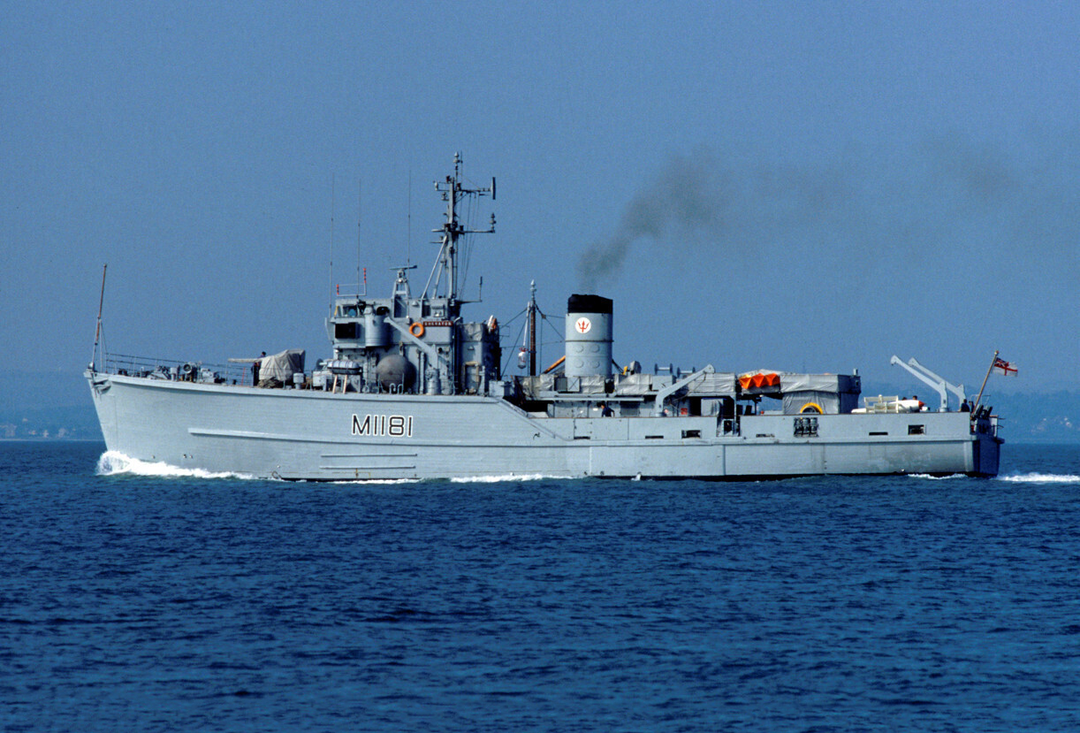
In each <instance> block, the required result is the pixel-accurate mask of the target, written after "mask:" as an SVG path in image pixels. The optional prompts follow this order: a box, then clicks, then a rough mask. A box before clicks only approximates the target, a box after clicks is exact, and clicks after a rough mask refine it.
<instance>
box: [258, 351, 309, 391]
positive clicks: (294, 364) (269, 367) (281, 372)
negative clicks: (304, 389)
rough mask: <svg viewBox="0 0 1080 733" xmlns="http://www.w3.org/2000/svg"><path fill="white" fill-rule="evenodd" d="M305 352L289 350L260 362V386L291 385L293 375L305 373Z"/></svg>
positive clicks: (265, 357) (264, 358) (266, 357)
mask: <svg viewBox="0 0 1080 733" xmlns="http://www.w3.org/2000/svg"><path fill="white" fill-rule="evenodd" d="M304 354H305V352H304V350H303V349H287V350H285V351H282V352H280V353H278V354H271V355H270V356H264V357H263V358H262V359H260V360H259V386H260V387H280V386H282V385H285V384H291V383H292V378H293V374H297V373H301V372H303V371H304Z"/></svg>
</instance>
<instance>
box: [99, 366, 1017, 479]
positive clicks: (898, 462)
mask: <svg viewBox="0 0 1080 733" xmlns="http://www.w3.org/2000/svg"><path fill="white" fill-rule="evenodd" d="M87 378H88V381H89V383H90V387H91V392H92V395H93V400H94V406H95V408H96V410H97V414H98V418H99V420H100V422H101V427H102V432H103V434H104V437H105V443H106V446H107V448H108V449H109V450H111V451H116V452H119V453H121V454H124V455H126V456H128V457H130V458H135V459H139V460H142V461H149V462H162V463H166V464H169V465H172V466H177V467H180V468H188V469H202V470H206V471H214V472H234V473H240V474H247V475H251V476H255V477H264V478H271V477H274V478H282V479H295V480H319V481H345V480H399V479H440V478H454V477H460V478H479V477H489V476H547V477H555V478H580V477H588V476H598V477H642V478H700V479H746V478H780V477H788V476H809V475H824V474H904V473H920V474H922V473H925V474H934V475H947V474H968V475H973V476H994V475H996V474H997V471H998V457H999V451H1000V444H1001V440H1000V439H999V438H997V437H996V436H995V435H994V434H993V431H989V432H979V431H976V430H973V429H972V422H971V420H970V416H969V415H968V414H967V413H901V414H867V415H853V414H839V415H820V416H817V417H816V421H817V423H816V426H815V427H816V434H815V435H813V436H806V435H799V434H798V433H799V429H798V420H799V418H798V416H792V415H772V414H766V415H753V416H751V415H747V416H742V417H740V421H739V424H738V426H737V429H735V430H732V429H731V425H730V424H728V425H725V424H724V421H722V420H720V419H718V418H717V417H587V418H549V417H546V416H536V415H530V414H528V413H525V412H523V411H521V410H519V409H518V408H517V407H515V406H513V405H512V404H510V403H508V402H506V401H505V400H502V399H498V398H495V397H483V396H471V395H458V396H428V395H396V396H391V395H378V394H364V393H360V394H357V393H353V392H350V393H347V394H335V393H332V392H320V391H311V390H300V389H257V388H252V387H237V386H233V385H216V384H201V383H193V382H181V381H170V380H155V379H148V378H145V377H131V376H124V375H116V374H103V373H91V372H87ZM729 422H730V421H729ZM725 431H726V432H725Z"/></svg>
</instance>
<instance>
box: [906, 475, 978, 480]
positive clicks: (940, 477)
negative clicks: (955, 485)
mask: <svg viewBox="0 0 1080 733" xmlns="http://www.w3.org/2000/svg"><path fill="white" fill-rule="evenodd" d="M908 476H910V477H911V478H921V479H924V480H926V481H952V480H953V479H957V478H967V476H966V475H965V474H962V473H950V474H949V475H948V476H931V475H930V474H928V473H909V474H908Z"/></svg>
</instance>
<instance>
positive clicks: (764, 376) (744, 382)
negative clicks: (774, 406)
mask: <svg viewBox="0 0 1080 733" xmlns="http://www.w3.org/2000/svg"><path fill="white" fill-rule="evenodd" d="M739 386H740V387H742V388H743V389H750V388H751V387H779V386H780V375H779V374H777V373H776V372H770V371H766V370H765V369H758V370H757V371H756V372H748V373H746V374H740V375H739Z"/></svg>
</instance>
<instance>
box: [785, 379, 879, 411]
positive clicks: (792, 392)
mask: <svg viewBox="0 0 1080 733" xmlns="http://www.w3.org/2000/svg"><path fill="white" fill-rule="evenodd" d="M780 391H781V392H783V395H784V397H783V400H784V413H785V414H794V413H797V412H800V411H802V410H803V409H804V408H806V409H812V406H816V407H819V408H820V409H821V411H822V412H823V413H825V414H827V415H835V414H837V413H847V412H851V411H852V410H853V409H855V408H856V407H858V406H859V394H860V392H862V384H861V380H860V379H859V378H858V377H856V376H853V375H850V374H782V375H781V376H780Z"/></svg>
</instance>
